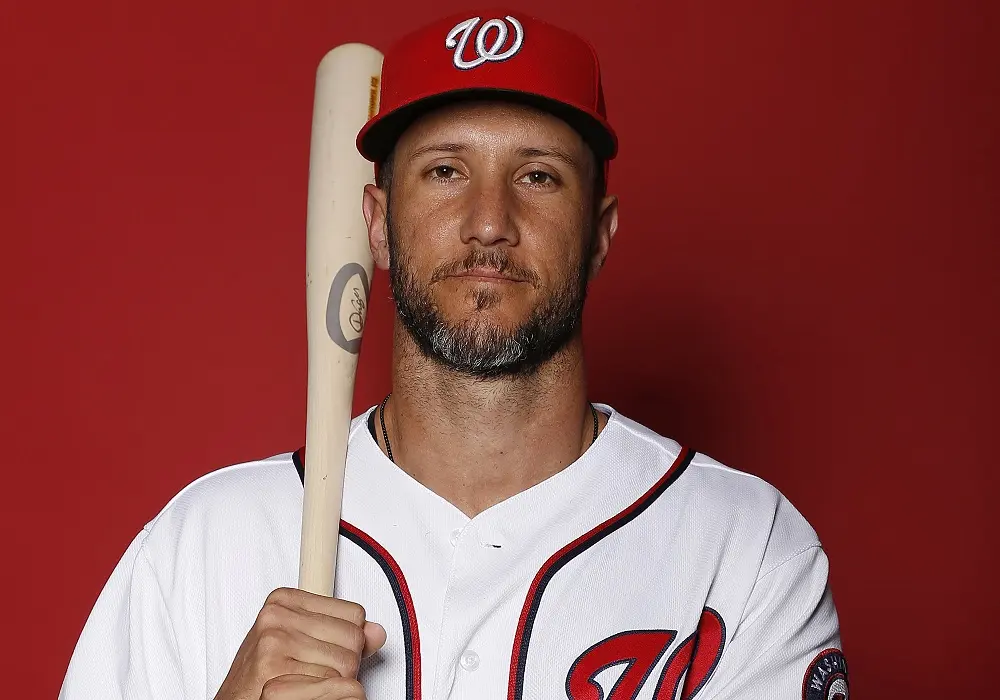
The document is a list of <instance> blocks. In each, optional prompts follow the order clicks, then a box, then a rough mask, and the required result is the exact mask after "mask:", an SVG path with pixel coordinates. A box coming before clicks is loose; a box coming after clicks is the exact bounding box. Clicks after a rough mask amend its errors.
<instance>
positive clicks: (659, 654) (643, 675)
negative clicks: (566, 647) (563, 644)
mask: <svg viewBox="0 0 1000 700" xmlns="http://www.w3.org/2000/svg"><path fill="white" fill-rule="evenodd" d="M676 636H677V632H676V631H675V630H630V631H627V632H620V633H618V634H616V635H613V636H611V637H608V638H607V639H605V640H602V641H600V642H598V643H597V644H595V645H594V646H592V647H590V648H589V649H587V650H586V651H585V652H583V653H582V654H580V656H579V657H578V658H577V660H576V661H574V662H573V666H572V667H571V668H570V670H569V674H567V676H566V697H567V698H569V700H633V698H635V697H636V696H637V695H638V694H639V691H640V690H641V689H642V688H643V687H644V686H646V685H647V684H648V683H650V682H655V689H654V693H653V698H654V700H677V691H678V689H680V688H681V680H682V679H683V681H684V685H683V688H682V689H681V695H680V699H679V700H690V699H691V698H693V697H694V696H695V695H697V694H698V692H699V691H700V690H701V689H702V688H703V687H704V686H705V683H706V682H707V681H708V679H709V677H710V676H711V675H712V672H713V671H714V670H715V667H716V666H717V665H718V663H719V659H720V658H721V657H722V647H723V646H724V645H725V642H726V626H725V623H724V622H723V621H722V618H721V617H720V616H719V613H717V612H716V611H715V610H712V609H711V608H705V610H704V611H703V612H702V614H701V620H700V621H699V622H698V631H697V632H695V633H694V634H692V635H691V636H690V637H688V638H687V639H685V640H684V641H683V642H681V643H680V645H678V646H677V648H676V649H674V650H673V652H672V653H671V654H670V657H669V658H668V659H667V661H666V663H665V664H663V668H662V670H660V673H659V675H658V676H657V677H656V680H655V681H651V680H650V676H651V675H652V674H653V671H654V669H655V668H657V666H659V662H660V659H662V658H663V656H664V655H665V654H666V653H667V650H668V649H669V648H670V646H671V645H672V643H673V641H674V638H675V637H676ZM612 667H624V668H623V669H622V670H620V671H618V672H617V675H614V673H615V672H614V671H612ZM605 672H607V673H608V675H607V676H605V677H606V678H617V680H615V681H614V682H613V684H609V685H610V686H611V687H610V688H605V687H603V686H602V684H601V683H600V681H598V680H597V676H598V675H602V674H604V673H605ZM685 673H686V675H685ZM648 696H649V694H648V692H647V693H645V697H648Z"/></svg>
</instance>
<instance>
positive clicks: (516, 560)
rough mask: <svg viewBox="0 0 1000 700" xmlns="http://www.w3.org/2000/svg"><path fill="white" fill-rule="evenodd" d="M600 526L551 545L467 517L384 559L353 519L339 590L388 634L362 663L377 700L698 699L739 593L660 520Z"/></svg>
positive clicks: (346, 529) (347, 528)
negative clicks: (671, 538)
mask: <svg viewBox="0 0 1000 700" xmlns="http://www.w3.org/2000/svg"><path fill="white" fill-rule="evenodd" d="M601 534H602V533H597V534H593V533H592V534H591V538H590V539H589V540H587V539H584V540H580V541H576V542H575V543H574V542H568V543H566V545H565V546H563V547H559V548H555V549H552V548H551V547H550V550H551V551H549V550H546V547H545V545H546V544H547V543H548V539H547V538H544V537H540V538H539V539H538V540H537V541H513V540H511V539H508V538H504V537H502V536H501V535H500V534H499V533H497V532H489V531H488V528H487V531H486V532H484V531H482V530H481V529H480V528H478V527H476V524H475V523H468V524H466V526H465V527H463V528H456V529H454V530H453V531H451V532H447V533H442V535H441V536H435V534H434V532H433V531H428V532H424V533H422V535H421V536H417V537H410V538H408V539H409V542H408V546H406V547H399V546H393V547H391V553H390V547H388V546H385V545H383V544H382V543H380V542H379V541H377V540H376V539H375V538H374V537H373V536H371V535H370V534H369V533H367V532H365V531H363V530H361V529H360V528H357V527H355V526H353V525H350V524H347V523H345V524H344V526H343V527H342V536H343V539H342V545H341V551H340V559H339V561H338V573H337V590H336V595H337V596H338V597H342V598H346V599H350V600H355V601H357V602H360V603H361V604H362V605H364V606H365V608H366V610H367V612H368V617H369V619H371V620H374V621H377V622H379V623H380V624H382V625H383V626H385V627H386V630H387V632H388V641H387V643H386V645H385V647H384V648H383V649H382V650H381V651H380V652H379V653H378V654H377V655H376V656H375V657H373V658H372V659H370V660H368V661H366V662H365V664H364V665H363V668H362V675H361V680H362V681H363V683H364V684H365V687H366V689H367V690H368V695H369V698H372V699H373V700H379V699H380V698H387V699H388V698H407V699H411V698H412V699H416V698H425V699H430V698H433V699H434V700H439V699H440V700H472V699H475V700H494V699H495V700H501V699H503V698H507V699H508V700H527V699H529V698H531V699H548V698H552V699H556V698H560V699H561V698H570V700H600V699H602V698H603V699H604V700H632V699H633V698H656V699H657V700H665V699H668V698H669V699H673V698H678V697H692V695H691V692H690V691H692V690H694V689H695V688H696V687H697V686H698V685H700V683H699V681H700V680H703V679H705V678H706V677H707V675H708V674H709V673H710V672H711V670H712V669H713V668H714V666H715V664H716V663H717V661H718V658H719V657H720V656H721V654H722V651H723V647H724V645H725V640H726V627H725V620H726V618H727V617H728V616H732V615H736V614H738V612H739V611H738V605H739V595H741V594H739V593H738V592H737V591H735V590H733V591H732V594H729V595H727V594H726V593H725V590H724V588H725V587H722V588H719V587H713V585H712V583H713V577H712V574H711V572H710V571H709V570H707V569H705V568H702V569H700V570H698V568H697V564H696V563H695V562H692V561H689V560H687V559H686V557H685V555H684V550H674V549H671V548H663V547H662V546H658V543H659V544H662V541H661V539H660V534H661V533H660V532H658V531H656V529H655V528H653V529H651V530H649V531H648V532H647V533H645V534H643V533H642V532H640V531H638V530H637V529H634V530H633V529H626V528H621V529H619V530H616V531H614V532H611V533H608V534H604V536H599V535H601ZM578 539H579V538H578ZM713 589H714V590H713ZM692 669H693V670H692ZM686 678H687V679H688V680H687V687H688V693H686V694H685V693H684V692H683V691H682V690H681V688H682V685H683V684H684V683H685V679H686Z"/></svg>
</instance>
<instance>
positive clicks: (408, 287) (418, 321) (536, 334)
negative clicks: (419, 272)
mask: <svg viewBox="0 0 1000 700" xmlns="http://www.w3.org/2000/svg"><path fill="white" fill-rule="evenodd" d="M593 233H594V229H593V225H591V230H590V231H588V236H587V245H586V246H585V250H584V251H583V255H581V257H580V259H579V261H577V263H576V265H575V269H573V270H572V271H571V274H569V275H567V276H566V277H565V279H564V280H562V281H561V282H560V283H558V284H557V286H554V287H553V288H552V289H551V290H550V291H549V293H548V294H547V296H546V297H545V298H544V299H542V300H541V301H540V302H539V303H538V304H537V305H536V306H535V308H534V309H532V311H531V313H529V314H528V317H527V318H525V319H524V320H523V321H522V322H521V323H520V324H518V325H517V326H515V327H514V328H504V327H503V326H501V325H500V324H498V323H494V322H491V321H488V320H486V319H483V318H475V317H474V318H470V319H467V320H465V321H459V322H455V323H452V322H449V321H448V320H447V319H446V318H445V317H444V316H443V315H442V313H441V311H440V309H439V308H438V306H437V304H435V302H434V300H433V298H432V295H431V290H430V287H431V285H432V284H433V283H434V282H436V281H438V280H441V279H444V278H445V277H447V276H449V275H452V274H455V273H457V272H462V271H464V270H469V269H472V268H474V267H487V268H490V269H493V270H496V271H498V272H499V273H500V274H508V275H510V276H512V277H515V278H517V279H521V280H524V281H525V282H526V283H528V284H532V285H533V286H534V287H535V288H536V289H537V288H538V286H539V285H538V276H537V275H536V274H535V273H534V272H533V271H532V270H530V269H528V268H525V267H522V266H520V265H518V264H517V263H515V261H514V260H513V259H512V258H511V256H510V254H509V253H508V252H507V251H506V250H505V249H502V248H473V249H472V250H470V252H469V253H468V255H466V256H465V258H463V259H461V260H456V261H453V262H450V263H445V264H443V265H440V266H439V267H438V268H437V269H436V270H435V271H434V273H433V274H432V275H431V278H430V280H429V281H428V282H427V283H423V282H422V281H421V280H419V279H418V278H417V277H416V275H415V274H414V271H413V266H412V265H411V264H410V258H409V257H408V256H407V255H406V253H405V252H404V251H403V250H401V249H400V247H399V240H398V238H397V236H396V235H395V232H394V227H393V224H392V216H391V214H390V213H389V212H388V211H387V212H386V235H387V238H388V243H389V255H390V265H389V285H390V289H391V291H392V296H393V298H394V299H395V302H396V313H397V315H398V317H399V320H400V321H401V322H402V325H403V327H404V328H405V329H406V331H407V332H408V333H409V335H410V337H412V338H413V340H414V341H415V342H416V344H417V346H418V347H419V348H420V351H421V352H422V353H423V354H424V356H425V357H428V358H431V359H433V360H436V361H437V362H439V363H441V364H443V365H445V366H446V367H448V368H450V369H452V370H454V371H456V372H460V373H462V374H466V375H469V376H473V377H478V378H480V379H500V378H514V377H523V376H527V375H530V374H531V373H533V372H534V371H535V370H537V369H538V368H539V367H541V366H542V365H543V364H545V363H546V362H547V361H549V360H551V359H552V358H553V357H554V356H555V355H556V354H557V353H558V352H559V351H560V350H562V349H563V348H564V347H565V346H566V345H567V343H569V341H570V339H571V338H572V337H573V335H574V334H575V333H576V332H577V330H578V329H579V327H580V325H581V322H582V319H583V305H584V301H585V300H586V297H587V281H588V280H587V278H588V274H587V271H588V261H589V260H590V251H591V248H592V246H593V239H594V235H593ZM502 300H503V295H502V293H501V292H499V291H497V290H496V289H493V288H491V287H485V286H484V287H481V288H479V289H477V290H476V291H475V292H474V302H475V307H476V311H477V312H479V311H483V310H486V309H489V308H490V307H492V306H495V305H497V304H499V303H500V302H501V301H502Z"/></svg>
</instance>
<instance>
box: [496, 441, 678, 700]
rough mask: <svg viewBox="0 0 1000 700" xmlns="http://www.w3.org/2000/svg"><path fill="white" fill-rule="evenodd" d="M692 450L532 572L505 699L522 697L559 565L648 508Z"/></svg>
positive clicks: (517, 699)
mask: <svg viewBox="0 0 1000 700" xmlns="http://www.w3.org/2000/svg"><path fill="white" fill-rule="evenodd" d="M695 454H696V453H695V451H694V450H691V449H689V448H687V447H684V448H682V449H681V451H680V453H679V454H678V455H677V457H676V459H674V462H673V464H671V465H670V468H669V469H667V471H666V472H665V473H664V474H663V476H662V477H660V479H659V480H658V481H657V482H656V483H655V484H653V486H652V487H651V488H650V489H649V490H648V491H646V493H645V494H643V495H642V496H641V497H640V498H639V499H638V500H637V501H635V502H634V503H633V504H632V505H630V506H629V507H628V508H626V509H625V510H623V511H621V512H620V513H618V514H617V515H614V516H612V517H611V518H609V519H607V520H605V521H604V522H603V523H601V524H600V525H598V526H597V527H595V528H594V529H592V530H590V532H587V533H586V534H584V535H582V536H580V537H578V538H577V539H575V540H573V541H572V542H570V543H569V544H568V545H566V546H565V547H563V548H562V549H560V550H559V551H558V552H556V553H555V554H553V555H552V556H551V557H549V559H548V560H547V561H546V562H545V563H544V564H542V568H541V569H539V570H538V573H537V574H535V579H534V580H533V581H532V583H531V587H530V588H529V589H528V595H527V597H526V598H525V600H524V607H523V608H522V610H521V619H520V621H519V622H518V625H517V632H516V634H515V636H514V648H513V649H512V653H511V660H510V677H509V679H508V685H507V700H522V698H523V695H524V671H525V665H526V662H527V659H528V642H529V641H530V640H531V630H532V628H533V627H534V624H535V616H536V615H537V614H538V608H539V606H540V605H541V603H542V595H543V594H544V593H545V587H546V586H548V584H549V582H550V581H551V580H552V578H553V577H554V576H555V575H556V573H558V572H559V570H560V569H561V568H562V567H564V566H565V565H566V564H568V563H569V562H570V561H572V560H573V559H574V558H576V557H577V556H579V555H580V554H583V553H584V552H585V551H587V550H588V549H590V548H591V547H592V546H594V545H595V544H597V543H598V542H600V541H601V540H603V539H604V538H605V537H607V536H608V535H610V534H611V533H613V532H615V531H616V530H618V529H620V528H622V527H624V526H625V525H627V524H628V523H630V522H632V521H633V520H635V519H636V518H637V517H638V516H639V515H641V514H642V513H643V512H644V511H645V510H646V509H647V508H649V506H651V505H652V504H653V503H654V502H655V501H656V499H658V498H659V497H660V496H661V495H663V493H664V492H665V491H666V490H667V488H668V487H669V486H670V485H671V484H673V483H674V482H675V481H677V479H678V478H679V477H680V475H681V474H683V473H684V470H685V469H687V467H688V465H689V464H690V463H691V460H692V459H694V456H695Z"/></svg>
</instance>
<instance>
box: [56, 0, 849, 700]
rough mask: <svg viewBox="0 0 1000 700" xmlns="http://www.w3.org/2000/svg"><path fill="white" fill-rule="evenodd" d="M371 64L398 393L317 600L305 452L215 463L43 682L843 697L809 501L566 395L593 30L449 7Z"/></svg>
mask: <svg viewBox="0 0 1000 700" xmlns="http://www.w3.org/2000/svg"><path fill="white" fill-rule="evenodd" d="M382 80H383V83H382V88H381V90H382V92H381V106H380V111H379V113H378V114H377V115H376V116H375V117H374V118H373V119H372V120H371V121H370V122H369V123H368V124H366V125H365V127H364V129H363V130H362V131H361V132H360V134H359V135H358V140H357V142H358V148H359V150H360V151H361V153H362V154H363V155H364V156H365V157H366V158H367V159H369V160H371V161H372V162H373V163H374V164H375V167H376V172H377V179H376V183H377V184H376V185H369V186H367V187H366V188H365V190H364V192H363V193H361V192H359V193H358V196H359V198H362V196H363V209H364V216H365V220H366V221H367V224H368V231H369V239H370V245H371V252H372V255H373V257H374V260H375V264H376V265H377V266H378V267H379V268H381V269H383V270H386V271H387V272H388V275H389V280H390V284H391V289H392V293H393V296H394V299H395V303H396V311H397V317H396V325H395V331H394V337H393V362H392V392H391V394H390V395H388V396H386V397H385V399H384V400H383V401H381V402H379V403H378V404H377V405H376V406H373V407H371V408H370V409H369V410H367V411H365V412H364V413H363V414H362V415H360V416H357V417H356V418H355V419H354V420H353V422H352V424H351V430H350V437H349V446H348V459H347V472H346V477H345V478H346V480H345V488H344V504H343V522H342V524H341V544H340V553H339V557H338V561H337V574H336V582H337V586H336V591H335V597H332V598H328V597H325V596H317V595H313V594H309V593H306V592H303V591H300V590H297V589H295V588H294V586H295V583H296V576H297V563H298V552H299V536H300V524H301V516H302V496H303V491H302V479H303V475H304V473H305V470H308V469H309V465H308V464H304V463H303V454H304V453H303V451H302V450H299V451H298V452H292V453H288V454H281V455H278V456H275V457H271V458H269V459H264V460H262V461H258V462H252V463H248V464H240V465H236V466H231V467H228V468H225V469H220V470H218V471H215V472H213V473H210V474H208V475H207V476H204V477H202V478H201V479H199V480H197V481H195V482H194V483H192V484H190V485H189V486H188V487H186V488H185V489H184V490H183V491H181V492H180V493H179V494H178V495H177V496H176V497H174V498H173V499H172V500H171V501H170V502H169V503H168V504H167V506H166V507H164V509H163V510H162V511H161V512H160V513H159V514H158V515H157V516H156V517H155V518H153V519H152V520H151V521H150V522H149V523H148V524H147V525H146V526H145V527H144V528H143V529H142V531H141V532H139V533H138V535H137V536H136V538H135V539H134V541H133V542H132V544H131V545H130V546H129V547H128V549H127V551H126V552H125V554H124V556H123V557H122V559H121V561H120V563H119V564H118V565H117V567H116V568H115V570H114V572H113V573H112V575H111V578H110V580H109V581H108V582H107V585H106V587H105V589H104V590H103V592H102V593H101V595H100V598H99V599H98V601H97V603H96V606H95V607H94V609H93V611H92V613H91V615H90V617H89V619H88V621H87V623H86V626H85V628H84V630H83V633H82V636H81V638H80V640H79V642H78V645H77V647H76V650H75V652H74V655H73V658H72V660H71V662H70V665H69V669H68V671H67V674H66V676H65V680H64V683H63V687H62V692H61V698H63V700H85V699H87V700H96V699H100V700H124V699H126V698H128V699H139V698H142V699H143V700H179V699H184V700H196V699H198V700H204V699H205V698H214V699H215V700H319V699H320V698H323V699H325V700H344V699H347V698H355V699H357V700H364V699H366V698H367V699H369V700H419V699H421V698H422V699H424V700H446V699H447V700H559V699H566V698H568V699H569V700H634V699H636V698H640V699H642V700H651V699H653V700H677V699H679V698H683V699H685V700H686V699H689V698H695V697H698V698H699V700H735V699H737V698H739V699H745V698H754V699H761V700H769V699H774V700H778V699H779V698H780V699H782V700H795V699H796V698H803V699H805V700H818V699H822V700H831V699H833V698H839V699H841V700H846V698H848V676H847V664H846V661H845V659H844V656H843V654H842V652H841V649H840V647H841V642H840V636H839V627H838V619H837V613H836V610H835V608H834V603H833V600H832V597H831V592H830V589H829V586H828V583H827V574H828V564H827V558H826V556H825V554H824V552H823V549H822V548H821V545H820V543H819V541H818V539H817V537H816V534H815V532H814V531H813V530H812V528H811V527H810V526H809V524H808V523H807V522H806V521H805V519H803V517H802V516H801V515H800V514H799V513H798V512H797V511H796V510H795V508H794V507H793V506H792V505H791V504H790V503H789V502H788V501H787V500H786V499H785V498H784V497H783V496H782V495H781V494H780V493H779V492H778V491H777V490H776V489H774V488H773V487H772V486H770V485H768V484H767V483H765V482H764V481H762V480H761V479H758V478H756V477H754V476H750V475H748V474H744V473H741V472H739V471H735V470H733V469H730V468H728V467H726V466H723V465H722V464H719V463H718V462H716V461H714V460H712V459H711V458H709V457H707V456H705V455H703V454H699V453H697V452H695V451H694V450H692V449H690V448H688V447H685V446H682V445H680V444H678V443H677V442H675V441H673V440H671V439H669V438H667V437H663V436H661V435H658V434H656V433H655V432H653V431H652V430H650V429H648V428H646V427H644V426H642V425H640V424H639V423H637V422H635V421H634V420H631V419H629V418H628V417H627V416H624V415H622V414H621V413H619V412H618V411H616V410H615V409H614V408H613V407H612V406H609V405H606V404H602V403H592V402H590V401H589V400H588V396H587V386H586V382H585V371H584V359H583V343H582V338H581V325H580V323H581V315H582V311H583V306H584V298H585V295H586V291H587V287H588V284H589V283H590V282H591V280H593V279H594V278H595V277H596V276H597V274H598V273H599V272H600V270H601V267H602V266H603V264H604V261H605V259H606V257H607V255H608V251H609V249H610V246H611V243H612V240H613V238H614V235H615V231H616V229H617V225H618V201H617V199H616V198H615V197H614V196H609V195H607V194H606V192H605V182H606V175H607V165H608V163H609V161H610V160H611V159H612V158H614V156H615V154H616V151H617V140H616V136H615V132H614V131H613V130H612V128H611V125H610V124H609V122H608V120H607V118H606V111H605V105H604V97H603V92H602V87H601V75H600V70H599V66H598V60H597V56H596V54H595V52H594V50H593V48H592V47H591V46H590V45H589V44H588V43H587V42H586V41H584V40H583V39H581V38H579V37H577V36H575V35H573V34H571V33H569V32H566V31H564V30H562V29H559V28H557V27H554V26H552V25H550V24H547V23H544V22H541V21H538V20H536V19H533V18H531V17H528V16H526V15H523V14H522V13H519V12H515V11H509V12H504V11H490V12H483V13H479V14H472V13H470V14H468V15H463V16H460V17H450V18H447V19H444V20H441V21H438V22H435V23H433V24H430V25H429V26H427V27H424V28H422V29H420V30H418V31H416V32H414V33H412V34H411V35H409V36H407V37H405V38H404V39H402V40H401V41H400V42H398V43H397V44H396V45H395V46H394V47H392V48H391V49H390V50H389V51H388V52H387V53H386V56H385V61H384V64H383V72H382ZM664 264H666V265H669V264H670V263H669V261H667V262H665V263H664ZM676 342H684V339H683V338H677V340H676Z"/></svg>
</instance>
